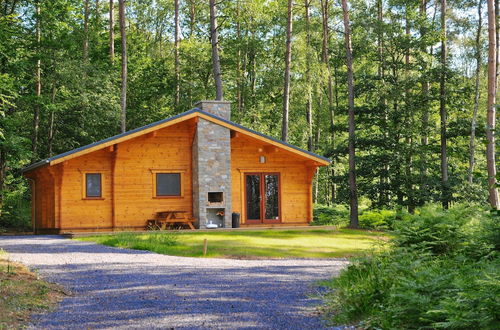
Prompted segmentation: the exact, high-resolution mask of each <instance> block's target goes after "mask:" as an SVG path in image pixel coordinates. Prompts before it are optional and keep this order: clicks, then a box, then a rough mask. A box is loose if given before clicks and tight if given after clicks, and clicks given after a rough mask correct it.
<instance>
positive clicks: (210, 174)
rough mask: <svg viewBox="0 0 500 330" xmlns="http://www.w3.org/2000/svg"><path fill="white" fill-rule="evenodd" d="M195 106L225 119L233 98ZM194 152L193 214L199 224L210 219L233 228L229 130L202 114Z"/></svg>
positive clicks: (217, 223) (201, 226)
mask: <svg viewBox="0 0 500 330" xmlns="http://www.w3.org/2000/svg"><path fill="white" fill-rule="evenodd" d="M195 106H196V107H198V108H200V109H201V110H202V111H205V112H208V113H211V114H213V115H215V116H218V117H221V118H223V119H227V120H230V118H231V102H227V101H201V102H198V103H197V104H196V105H195ZM192 154H193V215H194V217H195V218H196V219H197V226H198V228H200V229H205V228H207V224H210V222H212V224H216V225H218V227H219V228H221V227H225V228H231V213H232V203H231V133H230V130H229V129H228V128H226V127H223V126H220V125H218V124H215V123H212V122H210V121H207V120H205V119H203V118H199V120H198V123H197V126H196V132H195V136H194V139H193V152H192ZM220 214H224V215H223V216H221V215H220Z"/></svg>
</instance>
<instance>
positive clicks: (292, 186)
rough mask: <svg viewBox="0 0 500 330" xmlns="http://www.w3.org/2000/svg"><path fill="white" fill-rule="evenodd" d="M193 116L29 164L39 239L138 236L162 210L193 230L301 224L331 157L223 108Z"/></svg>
mask: <svg viewBox="0 0 500 330" xmlns="http://www.w3.org/2000/svg"><path fill="white" fill-rule="evenodd" d="M196 106H197V107H196V108H194V109H193V110H190V111H187V112H184V113H182V114H179V115H177V116H174V117H171V118H168V119H165V120H161V121H158V122H155V123H153V124H150V125H147V126H144V127H140V128H137V129H134V130H131V131H128V132H125V133H123V134H119V135H116V136H113V137H110V138H108V139H105V140H102V141H99V142H96V143H93V144H90V145H87V146H84V147H81V148H78V149H75V150H72V151H68V152H66V153H63V154H60V155H57V156H54V157H51V158H48V159H45V160H42V161H40V162H37V163H34V164H32V165H30V166H28V167H26V168H25V169H24V170H23V173H24V175H25V177H26V178H28V179H29V180H30V182H31V188H32V190H31V191H32V222H33V229H34V231H35V232H36V233H62V232H78V231H113V230H141V229H144V228H145V227H146V224H147V221H148V220H149V219H154V218H155V216H156V215H157V214H160V213H162V212H167V213H168V212H170V211H174V212H178V213H180V214H184V217H185V218H186V219H188V218H189V219H194V225H195V226H196V228H207V227H209V228H210V227H214V226H217V227H226V228H228V227H231V214H232V213H233V212H236V213H240V214H241V225H242V226H271V225H273V226H275V225H276V226H279V225H287V226H291V225H307V224H308V223H309V222H310V221H312V214H313V202H312V183H313V177H314V174H315V173H316V169H317V168H318V167H319V166H326V165H328V164H329V163H330V160H329V159H327V158H324V157H322V156H320V155H317V154H314V153H311V152H309V151H306V150H302V149H300V148H297V147H295V146H293V145H290V144H288V143H285V142H283V141H280V140H277V139H274V138H272V137H269V136H266V135H264V134H261V133H258V132H256V131H253V130H250V129H248V128H245V127H243V126H241V125H238V124H236V123H234V122H231V121H230V103H229V102H224V101H202V102H200V103H198V104H197V105H196Z"/></svg>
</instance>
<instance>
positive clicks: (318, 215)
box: [311, 204, 349, 226]
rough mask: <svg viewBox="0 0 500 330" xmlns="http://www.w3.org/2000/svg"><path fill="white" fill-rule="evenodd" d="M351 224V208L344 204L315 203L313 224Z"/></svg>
mask: <svg viewBox="0 0 500 330" xmlns="http://www.w3.org/2000/svg"><path fill="white" fill-rule="evenodd" d="M348 224H349V210H348V208H347V207H346V206H344V205H340V204H339V205H335V206H333V207H332V206H326V205H315V206H314V216H313V222H312V223H311V225H312V226H327V225H332V226H347V225H348Z"/></svg>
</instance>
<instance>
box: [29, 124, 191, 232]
mask: <svg viewBox="0 0 500 330" xmlns="http://www.w3.org/2000/svg"><path fill="white" fill-rule="evenodd" d="M193 132H194V124H193V123H192V122H190V121H187V122H183V123H180V124H177V125H174V126H171V127H167V128H164V129H160V130H158V131H156V132H154V133H152V134H147V135H143V136H140V137H137V138H134V139H132V140H129V141H126V142H123V143H120V144H117V145H115V146H113V147H109V148H105V149H101V150H98V151H94V152H91V153H89V154H86V155H83V156H80V157H76V158H73V159H70V160H68V161H65V162H64V163H61V164H58V165H55V166H52V167H44V168H41V169H38V170H36V171H34V172H33V173H31V174H30V175H29V176H30V177H31V178H34V179H35V181H36V184H35V201H34V202H35V213H36V216H35V219H36V228H37V229H38V232H48V231H52V230H54V229H56V230H59V231H62V232H64V231H80V230H81V231H100V230H104V231H106V230H113V229H117V230H124V229H143V228H144V227H145V224H146V220H147V219H151V218H154V216H155V213H156V212H158V211H164V210H173V209H175V210H182V211H186V212H188V214H189V215H190V216H192V178H191V177H192V172H191V144H192V141H193ZM158 171H159V172H162V171H165V172H169V171H170V172H171V171H174V172H181V173H182V176H181V177H182V182H181V187H182V196H180V197H168V198H161V197H160V198H158V197H155V196H154V191H153V190H154V182H153V180H154V179H155V172H158ZM85 173H101V177H102V196H101V198H86V197H85Z"/></svg>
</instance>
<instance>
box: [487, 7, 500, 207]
mask: <svg viewBox="0 0 500 330" xmlns="http://www.w3.org/2000/svg"><path fill="white" fill-rule="evenodd" d="M488 39H489V45H488V110H487V115H486V118H487V123H486V139H487V141H488V144H487V146H486V163H487V167H488V192H489V201H490V205H491V207H492V208H494V209H498V208H499V207H500V205H499V201H498V190H497V187H496V184H497V181H496V174H497V171H496V164H495V115H496V109H495V102H496V101H495V100H496V19H495V8H494V3H493V0H488Z"/></svg>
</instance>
